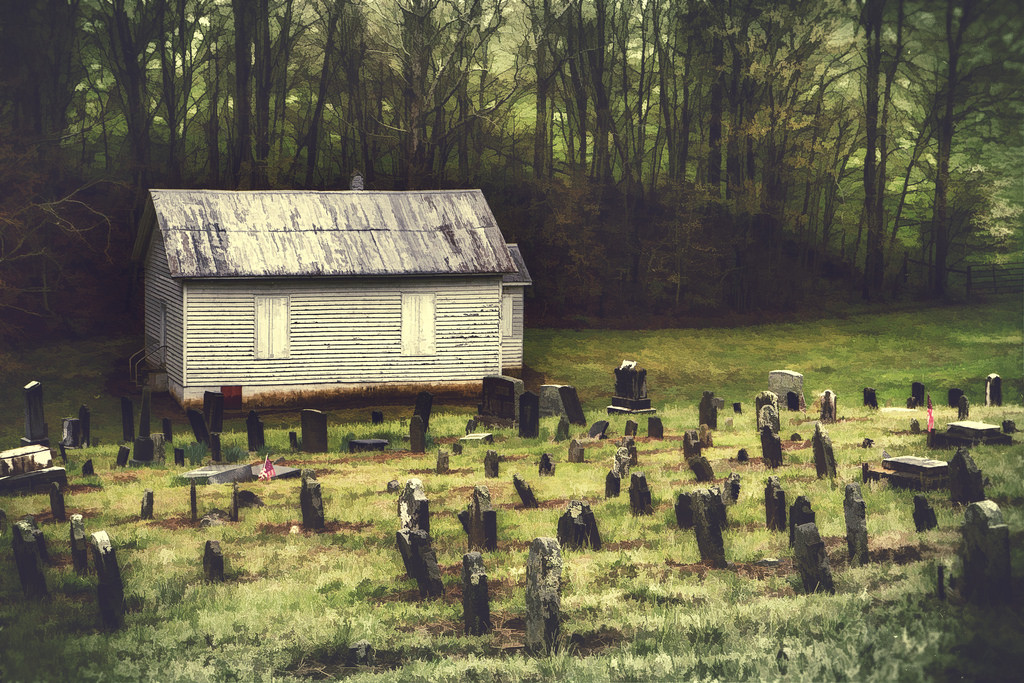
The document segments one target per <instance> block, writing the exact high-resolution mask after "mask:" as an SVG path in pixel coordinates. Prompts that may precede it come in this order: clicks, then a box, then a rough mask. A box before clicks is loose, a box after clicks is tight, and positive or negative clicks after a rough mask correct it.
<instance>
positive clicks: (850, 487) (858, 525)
mask: <svg viewBox="0 0 1024 683" xmlns="http://www.w3.org/2000/svg"><path fill="white" fill-rule="evenodd" d="M843 512H844V514H845V517H846V546H847V549H848V550H849V553H850V566H851V567H856V566H859V565H863V564H867V563H868V523H867V516H866V509H865V505H864V496H862V495H861V492H860V484H856V483H852V484H847V485H846V491H845V497H844V500H843Z"/></svg>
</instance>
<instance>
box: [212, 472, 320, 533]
mask: <svg viewBox="0 0 1024 683" xmlns="http://www.w3.org/2000/svg"><path fill="white" fill-rule="evenodd" d="M238 508H239V500H238V484H237V483H236V482H232V483H231V512H230V513H229V515H228V519H229V520H231V521H232V522H237V521H238ZM303 521H305V518H303ZM306 528H307V529H308V528H309V527H306Z"/></svg>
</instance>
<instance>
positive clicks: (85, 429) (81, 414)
mask: <svg viewBox="0 0 1024 683" xmlns="http://www.w3.org/2000/svg"><path fill="white" fill-rule="evenodd" d="M78 424H79V428H80V429H81V430H82V444H83V445H85V446H92V412H91V411H90V410H89V406H86V405H82V406H79V407H78Z"/></svg>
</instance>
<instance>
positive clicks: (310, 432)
mask: <svg viewBox="0 0 1024 683" xmlns="http://www.w3.org/2000/svg"><path fill="white" fill-rule="evenodd" d="M301 416H302V450H303V451H304V452H306V453H326V452H327V415H325V414H324V413H322V412H320V411H319V410H313V409H311V408H306V409H305V410H303V411H302V413H301Z"/></svg>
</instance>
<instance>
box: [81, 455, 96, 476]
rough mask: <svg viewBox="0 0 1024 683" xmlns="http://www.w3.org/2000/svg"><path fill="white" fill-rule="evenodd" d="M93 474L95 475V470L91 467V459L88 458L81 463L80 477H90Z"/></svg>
mask: <svg viewBox="0 0 1024 683" xmlns="http://www.w3.org/2000/svg"><path fill="white" fill-rule="evenodd" d="M94 474H96V469H95V468H94V467H93V464H92V458H89V459H88V460H86V461H85V462H84V463H82V476H83V477H91V476H92V475H94Z"/></svg>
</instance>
